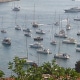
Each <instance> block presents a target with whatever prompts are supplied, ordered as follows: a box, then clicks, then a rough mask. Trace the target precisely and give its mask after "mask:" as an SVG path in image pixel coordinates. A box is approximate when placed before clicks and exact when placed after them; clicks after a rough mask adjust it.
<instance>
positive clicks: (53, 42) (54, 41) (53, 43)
mask: <svg viewBox="0 0 80 80" xmlns="http://www.w3.org/2000/svg"><path fill="white" fill-rule="evenodd" d="M50 44H52V45H56V44H57V42H56V40H54V39H53V24H52V41H51V42H50Z"/></svg>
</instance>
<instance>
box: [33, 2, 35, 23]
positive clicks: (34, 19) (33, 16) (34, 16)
mask: <svg viewBox="0 0 80 80" xmlns="http://www.w3.org/2000/svg"><path fill="white" fill-rule="evenodd" d="M33 20H34V22H35V3H34V13H33Z"/></svg>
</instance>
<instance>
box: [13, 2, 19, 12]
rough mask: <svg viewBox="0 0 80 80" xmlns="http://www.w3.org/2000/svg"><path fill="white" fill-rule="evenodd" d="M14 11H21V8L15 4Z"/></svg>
mask: <svg viewBox="0 0 80 80" xmlns="http://www.w3.org/2000/svg"><path fill="white" fill-rule="evenodd" d="M12 10H13V11H20V7H19V6H18V5H17V6H15V2H14V8H13V9H12Z"/></svg>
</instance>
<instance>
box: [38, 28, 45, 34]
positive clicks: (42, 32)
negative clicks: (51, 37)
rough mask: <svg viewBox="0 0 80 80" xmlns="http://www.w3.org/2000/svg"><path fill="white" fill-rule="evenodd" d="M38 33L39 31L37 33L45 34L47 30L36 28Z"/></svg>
mask: <svg viewBox="0 0 80 80" xmlns="http://www.w3.org/2000/svg"><path fill="white" fill-rule="evenodd" d="M36 33H37V34H45V32H44V31H43V30H41V29H39V30H36Z"/></svg>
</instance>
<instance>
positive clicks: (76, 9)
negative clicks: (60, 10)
mask: <svg viewBox="0 0 80 80" xmlns="http://www.w3.org/2000/svg"><path fill="white" fill-rule="evenodd" d="M64 11H65V12H66V13H76V12H80V8H78V7H73V8H70V9H65V10H64Z"/></svg>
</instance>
